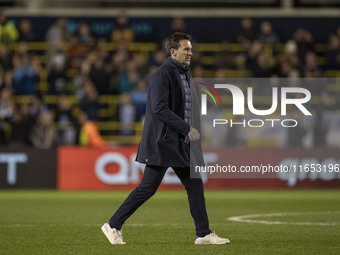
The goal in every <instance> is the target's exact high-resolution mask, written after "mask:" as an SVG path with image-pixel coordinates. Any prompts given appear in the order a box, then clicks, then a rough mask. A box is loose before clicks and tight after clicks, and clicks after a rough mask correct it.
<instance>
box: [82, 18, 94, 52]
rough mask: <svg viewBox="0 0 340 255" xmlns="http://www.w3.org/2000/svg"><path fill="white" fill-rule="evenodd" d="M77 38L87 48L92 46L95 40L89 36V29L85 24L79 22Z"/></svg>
mask: <svg viewBox="0 0 340 255" xmlns="http://www.w3.org/2000/svg"><path fill="white" fill-rule="evenodd" d="M78 37H79V41H80V43H82V44H87V45H88V47H89V48H91V47H93V46H94V43H95V38H94V37H93V36H92V34H91V28H90V26H89V24H87V23H86V22H81V23H80V24H79V27H78Z"/></svg>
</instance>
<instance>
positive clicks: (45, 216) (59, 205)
mask: <svg viewBox="0 0 340 255" xmlns="http://www.w3.org/2000/svg"><path fill="white" fill-rule="evenodd" d="M127 195H128V193H127V192H114V191H112V192H57V191H31V190H30V191H0V254H4V255H7V254H16V255H17V254H20V255H22V254H58V255H59V254H204V255H207V254H214V255H216V254H308V255H310V254H340V190H290V191H206V203H207V210H208V215H209V219H210V223H211V229H212V230H215V231H216V233H217V234H218V235H220V236H222V237H228V238H229V239H230V241H231V244H228V245H214V246H211V245H209V246H197V245H194V244H193V242H194V238H195V232H194V224H193V220H192V218H191V216H190V212H189V206H188V202H187V197H186V193H185V191H184V190H183V191H168V192H165V191H159V192H157V193H156V195H155V196H154V197H153V198H151V199H150V200H149V201H147V202H146V203H145V204H144V205H143V206H142V207H141V208H139V210H137V211H136V213H135V214H134V215H133V216H132V217H131V218H130V219H128V221H127V222H126V224H125V225H124V228H123V236H124V241H125V242H126V243H127V245H124V246H122V245H120V246H117V245H116V246H113V245H111V244H110V243H109V242H108V240H107V239H106V237H105V236H104V235H103V234H102V232H101V230H100V227H101V225H102V224H103V223H104V222H105V221H107V220H108V219H109V218H110V217H111V215H112V213H113V212H114V211H115V209H117V207H118V206H119V205H120V204H121V202H122V201H123V200H124V199H125V197H126V196H127ZM254 214H256V215H257V216H256V217H246V218H245V219H246V220H255V221H256V222H248V223H247V222H236V221H230V220H228V218H229V217H236V216H244V215H254ZM259 222H260V223H259ZM268 222H269V223H270V222H274V223H276V224H268Z"/></svg>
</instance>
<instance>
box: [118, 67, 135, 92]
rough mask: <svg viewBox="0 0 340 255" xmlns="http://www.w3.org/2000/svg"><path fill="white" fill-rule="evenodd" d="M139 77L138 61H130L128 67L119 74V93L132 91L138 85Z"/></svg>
mask: <svg viewBox="0 0 340 255" xmlns="http://www.w3.org/2000/svg"><path fill="white" fill-rule="evenodd" d="M138 78H139V77H138V73H137V70H136V63H135V62H132V61H129V62H128V63H127V64H126V69H125V70H122V71H121V72H120V74H119V76H118V82H117V84H118V93H119V94H120V95H122V94H124V93H128V92H130V91H131V90H132V89H133V88H134V87H135V86H136V83H137V80H138Z"/></svg>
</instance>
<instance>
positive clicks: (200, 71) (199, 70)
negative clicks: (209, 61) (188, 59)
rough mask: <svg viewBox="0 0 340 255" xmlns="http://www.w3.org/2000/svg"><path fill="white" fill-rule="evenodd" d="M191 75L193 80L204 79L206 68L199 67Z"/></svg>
mask: <svg viewBox="0 0 340 255" xmlns="http://www.w3.org/2000/svg"><path fill="white" fill-rule="evenodd" d="M191 75H192V77H193V78H195V79H197V78H204V68H203V66H202V65H197V66H195V67H194V68H193V70H192V71H191Z"/></svg>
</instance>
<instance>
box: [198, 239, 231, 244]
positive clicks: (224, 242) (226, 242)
mask: <svg viewBox="0 0 340 255" xmlns="http://www.w3.org/2000/svg"><path fill="white" fill-rule="evenodd" d="M228 243H230V241H229V240H226V241H223V242H220V243H196V242H195V244H197V245H208V244H228Z"/></svg>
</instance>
